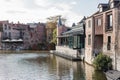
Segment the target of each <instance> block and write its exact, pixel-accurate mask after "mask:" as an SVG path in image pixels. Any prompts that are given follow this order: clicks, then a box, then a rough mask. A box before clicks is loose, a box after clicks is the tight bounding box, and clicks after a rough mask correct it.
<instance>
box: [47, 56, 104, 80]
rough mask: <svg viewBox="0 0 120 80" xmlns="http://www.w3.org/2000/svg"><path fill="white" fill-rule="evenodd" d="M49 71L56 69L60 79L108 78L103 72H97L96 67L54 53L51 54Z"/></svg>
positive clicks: (95, 79)
mask: <svg viewBox="0 0 120 80" xmlns="http://www.w3.org/2000/svg"><path fill="white" fill-rule="evenodd" d="M50 59H51V60H49V61H50V65H51V68H49V69H50V70H49V71H53V70H51V69H55V70H56V73H55V74H56V75H57V79H59V80H106V77H105V75H104V74H103V73H102V72H97V71H95V70H94V68H93V67H92V66H90V65H88V64H86V63H83V62H82V61H81V62H72V61H69V60H66V59H63V58H60V57H57V56H54V55H50Z"/></svg>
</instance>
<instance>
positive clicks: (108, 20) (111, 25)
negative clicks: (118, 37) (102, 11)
mask: <svg viewBox="0 0 120 80" xmlns="http://www.w3.org/2000/svg"><path fill="white" fill-rule="evenodd" d="M112 18H113V17H112V15H107V29H108V30H111V29H112V27H113V19H112Z"/></svg>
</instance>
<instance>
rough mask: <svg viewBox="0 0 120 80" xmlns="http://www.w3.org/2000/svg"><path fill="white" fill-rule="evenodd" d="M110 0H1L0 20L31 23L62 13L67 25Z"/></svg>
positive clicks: (88, 14) (43, 20)
mask: <svg viewBox="0 0 120 80" xmlns="http://www.w3.org/2000/svg"><path fill="white" fill-rule="evenodd" d="M107 2H108V0H0V20H9V21H10V22H12V21H13V22H15V23H16V22H18V21H20V22H21V23H29V22H45V21H46V18H47V17H49V16H54V15H62V16H63V17H65V18H66V19H67V22H66V23H67V25H69V26H70V25H72V23H73V22H75V23H77V22H79V21H80V19H81V18H82V17H83V16H90V15H91V14H93V13H94V12H96V11H97V10H98V8H97V6H98V4H99V3H107Z"/></svg>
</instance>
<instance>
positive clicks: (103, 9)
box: [98, 3, 108, 12]
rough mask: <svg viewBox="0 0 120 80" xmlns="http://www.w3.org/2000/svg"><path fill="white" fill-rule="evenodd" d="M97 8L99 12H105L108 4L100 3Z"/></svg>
mask: <svg viewBox="0 0 120 80" xmlns="http://www.w3.org/2000/svg"><path fill="white" fill-rule="evenodd" d="M98 8H99V12H103V11H105V10H107V8H108V4H103V3H101V4H99V5H98Z"/></svg>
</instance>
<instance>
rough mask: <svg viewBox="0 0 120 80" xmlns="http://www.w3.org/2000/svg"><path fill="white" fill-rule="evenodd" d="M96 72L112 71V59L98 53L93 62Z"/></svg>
mask: <svg viewBox="0 0 120 80" xmlns="http://www.w3.org/2000/svg"><path fill="white" fill-rule="evenodd" d="M93 64H94V66H95V69H96V70H103V71H107V70H109V69H112V59H111V58H110V57H108V56H107V55H103V54H102V53H100V54H99V55H98V56H97V57H96V58H95V59H94V62H93Z"/></svg>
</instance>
